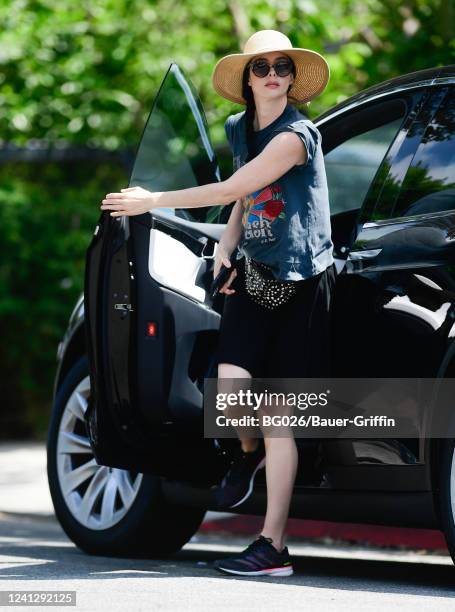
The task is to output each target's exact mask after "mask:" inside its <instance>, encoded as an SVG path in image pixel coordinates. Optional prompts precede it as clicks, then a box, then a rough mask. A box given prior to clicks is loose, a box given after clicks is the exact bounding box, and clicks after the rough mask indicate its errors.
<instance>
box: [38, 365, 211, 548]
mask: <svg viewBox="0 0 455 612" xmlns="http://www.w3.org/2000/svg"><path fill="white" fill-rule="evenodd" d="M89 394H90V376H89V366H88V360H87V357H85V356H84V357H82V358H81V359H80V360H79V361H77V363H75V365H74V366H73V367H72V368H71V370H70V371H69V372H68V374H67V375H66V377H65V380H64V381H63V383H62V385H61V387H60V389H59V390H58V393H57V394H56V398H55V403H54V406H53V410H52V415H51V419H50V423H49V430H48V439H47V475H48V482H49V488H50V493H51V497H52V501H53V505H54V509H55V514H56V516H57V519H58V520H59V522H60V524H61V526H62V528H63V530H64V531H65V533H66V534H67V535H68V537H69V538H70V539H71V540H72V541H73V542H74V543H75V544H76V545H77V546H78V547H79V548H81V549H82V550H84V551H85V552H87V553H90V554H96V555H108V556H112V555H114V556H126V557H138V556H139V557H144V556H145V557H150V558H153V557H162V556H167V555H170V554H172V553H174V552H176V551H178V550H180V548H181V547H182V546H183V545H184V544H185V543H186V542H188V540H189V539H190V538H191V537H192V535H193V534H194V533H195V532H196V531H197V530H198V528H199V526H200V524H201V522H202V519H203V518H204V514H205V510H204V509H200V508H193V507H187V506H184V505H177V504H174V503H172V504H171V503H169V502H167V501H166V500H165V499H164V496H163V494H162V489H161V479H160V477H159V476H155V475H151V474H142V473H139V472H133V471H130V470H122V469H117V468H111V467H108V466H104V465H99V464H98V463H97V462H96V460H95V457H94V454H93V451H92V449H91V446H90V442H89V439H88V436H87V431H86V428H85V421H84V413H85V410H86V408H87V399H88V397H89Z"/></svg>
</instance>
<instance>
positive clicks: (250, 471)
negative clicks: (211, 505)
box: [214, 438, 265, 509]
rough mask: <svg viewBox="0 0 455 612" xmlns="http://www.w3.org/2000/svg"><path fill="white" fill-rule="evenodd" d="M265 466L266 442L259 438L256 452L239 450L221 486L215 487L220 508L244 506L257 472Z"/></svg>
mask: <svg viewBox="0 0 455 612" xmlns="http://www.w3.org/2000/svg"><path fill="white" fill-rule="evenodd" d="M264 466H265V447H264V442H263V441H262V439H261V438H259V445H258V447H257V449H256V450H255V451H252V452H248V453H246V452H244V451H243V450H242V449H240V450H239V453H238V455H237V456H236V457H235V459H234V461H233V462H232V464H231V466H230V468H229V470H228V472H227V473H226V475H225V477H224V478H223V480H222V481H221V484H220V485H218V486H217V487H214V490H215V500H216V504H217V506H218V508H220V509H221V508H223V509H226V508H235V506H239V505H240V504H242V503H243V502H244V501H245V500H246V499H247V498H248V497H249V496H250V495H251V493H252V491H253V482H254V477H255V475H256V472H257V471H258V470H260V469H261V468H263V467H264Z"/></svg>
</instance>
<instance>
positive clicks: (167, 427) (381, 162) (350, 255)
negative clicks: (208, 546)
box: [48, 63, 455, 559]
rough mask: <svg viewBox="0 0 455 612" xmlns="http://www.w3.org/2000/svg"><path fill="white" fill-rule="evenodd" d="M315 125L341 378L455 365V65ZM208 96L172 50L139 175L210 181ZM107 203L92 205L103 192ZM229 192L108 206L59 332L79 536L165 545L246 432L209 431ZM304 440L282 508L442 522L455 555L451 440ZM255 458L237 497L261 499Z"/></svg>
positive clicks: (79, 539)
mask: <svg viewBox="0 0 455 612" xmlns="http://www.w3.org/2000/svg"><path fill="white" fill-rule="evenodd" d="M314 123H315V124H316V125H317V127H318V129H319V130H320V132H321V134H322V137H323V150H324V155H325V163H326V170H327V178H328V184H329V194H330V206H331V219H332V239H333V242H334V245H335V250H334V256H335V261H336V268H337V280H336V288H335V294H334V301H333V321H334V325H333V330H332V332H331V334H332V342H333V363H332V366H333V376H336V377H398V378H400V377H428V378H445V377H452V376H453V374H454V372H455V342H454V338H455V65H451V66H445V67H438V68H434V69H429V70H422V71H418V72H413V73H411V74H407V75H404V76H401V77H398V78H394V79H391V80H388V81H386V82H384V83H380V84H379V85H375V86H373V87H370V88H368V89H366V90H364V91H361V92H360V93H358V94H356V95H354V96H352V97H351V98H349V99H347V100H345V101H343V102H341V103H340V104H337V105H336V106H335V107H333V108H331V109H330V110H328V111H326V112H324V113H323V114H322V115H320V116H319V117H317V118H316V119H314ZM219 180H221V179H220V169H219V165H218V162H217V159H216V156H215V153H214V150H213V148H212V145H211V142H210V138H209V132H208V127H207V121H206V117H205V113H204V110H203V108H202V106H201V103H200V101H199V98H198V95H197V93H196V92H195V90H194V87H193V86H192V85H191V83H190V82H189V80H188V78H186V77H185V76H184V74H183V72H182V70H181V69H180V68H179V66H178V65H177V64H175V63H172V64H171V65H170V67H169V70H168V72H167V74H166V76H165V78H164V80H163V83H162V85H161V87H160V90H159V92H158V94H157V96H156V98H155V100H154V104H153V108H152V111H151V113H150V116H149V118H148V120H147V123H146V125H145V128H144V131H143V134H142V138H141V141H140V145H139V147H138V150H137V154H136V158H135V162H134V167H133V170H132V174H131V179H130V186H136V185H139V186H142V187H144V188H146V189H150V190H151V191H160V190H173V189H182V188H186V187H191V186H195V185H199V184H205V183H209V182H214V181H219ZM95 204H96V203H95ZM231 206H232V204H231V205H229V206H213V207H204V208H193V209H188V210H184V209H167V210H163V209H156V210H153V211H151V212H150V213H145V214H142V215H138V216H133V217H117V218H115V217H111V216H110V215H109V214H108V213H106V212H103V213H102V214H101V216H100V219H99V222H98V223H97V225H96V228H95V230H94V235H93V238H92V241H91V244H90V246H89V249H88V251H87V259H86V276H85V290H84V294H83V295H81V296H80V299H79V300H78V302H77V304H76V306H75V308H74V310H73V313H72V315H71V317H70V320H69V325H68V329H67V331H66V333H65V336H64V338H63V341H62V342H61V343H60V345H59V348H58V369H57V374H56V377H55V386H54V409H53V414H52V417H51V422H50V427H49V436H48V478H49V485H50V490H51V494H52V499H53V503H54V507H55V511H56V514H57V517H58V519H59V521H60V523H61V525H62V527H63V529H64V530H65V531H66V533H67V534H68V536H69V537H70V538H71V540H73V541H74V542H75V543H76V544H77V545H78V546H79V547H80V548H81V549H83V550H84V551H87V552H90V553H96V554H104V555H131V554H133V555H145V556H149V557H153V556H157V555H166V554H171V553H173V552H175V551H177V550H179V549H180V548H181V547H182V546H183V545H184V544H185V543H186V542H187V541H188V540H189V539H190V538H191V537H192V535H193V534H194V533H195V532H196V531H197V530H198V528H199V526H200V524H201V522H202V520H203V518H204V515H205V512H206V511H207V510H216V506H215V501H214V496H213V490H212V487H213V486H214V485H216V484H217V483H219V482H220V480H221V478H222V476H223V474H224V473H225V471H226V470H227V467H228V465H229V462H230V460H231V457H232V452H233V451H234V449H235V447H236V445H237V444H238V441H237V440H229V439H228V440H217V439H215V438H205V437H204V435H203V397H204V393H203V391H204V380H205V379H206V378H212V377H213V378H215V377H216V376H217V368H216V363H215V360H214V351H215V348H216V344H217V333H218V329H219V324H220V318H221V312H222V308H223V300H224V299H225V298H224V295H223V294H218V296H216V297H215V298H214V300H213V301H212V299H211V298H210V295H209V289H210V284H211V281H212V279H213V263H214V253H215V250H216V246H217V243H218V242H219V240H220V237H221V235H222V232H223V230H224V228H225V224H226V223H227V220H228V218H229V214H230V210H231ZM419 432H420V433H419V437H416V438H405V439H393V438H388V439H366V438H363V439H339V440H315V439H297V444H298V449H299V468H298V474H297V478H296V483H295V492H294V496H293V501H292V504H291V510H290V516H292V517H300V518H307V519H320V520H329V521H341V522H355V523H370V524H378V525H395V526H406V527H423V528H434V529H440V530H442V531H443V532H444V534H445V537H446V540H447V544H448V547H449V550H450V552H451V554H452V558H454V559H455V524H454V516H455V455H454V438H455V430H454V434H453V435H454V438H449V437H445V438H432V437H429V436H425V428H424V427H422V428H421V429H419ZM265 505H266V488H265V476H264V473H263V471H262V472H259V473H258V476H257V478H256V481H255V488H254V492H253V494H252V495H251V496H250V497H249V498H248V499H247V500H246V501H245V502H244V503H242V504H241V505H239V506H238V507H236V508H235V509H234V510H235V512H238V513H243V514H261V513H264V511H265Z"/></svg>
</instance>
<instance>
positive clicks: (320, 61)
mask: <svg viewBox="0 0 455 612" xmlns="http://www.w3.org/2000/svg"><path fill="white" fill-rule="evenodd" d="M328 79H329V68H328V65H327V62H326V61H325V60H324V58H322V56H320V55H319V54H318V53H316V52H314V51H310V50H308V49H298V48H293V47H292V44H291V42H290V40H289V38H288V37H287V36H285V35H284V34H282V33H280V32H277V31H275V30H262V31H259V32H256V33H255V34H253V35H252V36H251V37H250V38H249V39H248V41H247V42H246V44H245V47H244V52H243V53H239V54H232V55H228V56H225V57H224V58H222V59H221V60H220V61H219V62H218V63H217V64H216V66H215V68H214V71H213V74H212V80H213V86H214V88H215V90H216V91H217V92H218V93H219V94H220V95H222V96H223V97H225V98H227V99H229V100H231V101H233V102H237V103H239V104H244V105H246V110H245V111H242V112H240V113H237V114H234V115H231V116H230V117H228V120H227V121H226V124H225V130H226V135H227V137H228V140H229V143H230V145H231V148H232V151H233V155H234V169H235V172H234V174H233V175H232V176H231V177H230V178H229V179H227V180H226V181H222V182H219V183H212V184H209V185H203V186H200V187H193V188H190V189H182V190H178V191H170V192H158V193H151V192H149V191H147V190H144V189H142V188H140V187H131V188H128V189H122V190H121V193H112V194H107V196H106V199H105V200H103V203H102V206H101V208H102V209H104V210H111V211H112V212H111V214H112V215H113V216H118V215H136V214H142V213H144V212H146V211H149V210H150V209H152V208H155V207H160V208H161V207H170V208H190V207H202V206H208V205H214V204H219V205H225V204H228V203H230V202H232V201H234V200H236V203H235V205H234V207H233V209H232V211H231V215H230V218H229V221H228V224H227V226H226V230H225V231H224V233H223V235H222V238H221V241H220V243H219V245H218V249H217V251H216V259H215V267H214V276H216V275H217V273H218V272H219V270H220V267H221V265H222V264H225V265H226V266H227V267H230V261H229V259H230V256H231V255H232V253H233V252H234V250H235V249H236V248H237V246H238V244H239V242H240V241H241V244H240V252H243V255H244V257H243V258H241V259H237V261H235V266H234V269H233V270H232V272H231V274H230V276H229V278H228V280H227V281H226V283H225V285H224V286H223V287H222V288H221V290H220V291H221V292H222V293H225V294H226V297H225V304H224V310H223V316H222V320H221V328H220V334H219V345H218V351H217V360H218V381H219V387H218V389H219V390H220V389H222V388H223V386H222V383H223V381H226V380H230V379H245V385H246V386H248V383H249V381H250V380H251V379H252V378H255V377H265V376H270V377H273V378H280V377H281V378H283V377H285V378H304V377H307V376H312V375H314V376H321V373H322V375H328V372H329V363H330V360H329V351H328V340H329V318H328V316H329V310H330V299H331V292H332V289H333V284H334V280H335V266H334V260H333V255H332V251H333V243H332V240H331V230H330V211H329V201H328V191H327V181H326V174H325V167H324V158H323V154H322V148H321V134H320V133H319V131H318V130H317V128H316V126H315V125H314V124H313V123H312V122H311V121H310V120H309V119H308V117H306V115H304V114H302V113H300V112H299V111H298V110H297V109H296V108H294V107H293V105H292V104H291V100H292V101H295V102H297V103H303V102H307V101H309V100H310V99H312V98H313V97H315V96H316V95H318V94H319V93H321V92H322V91H323V90H324V89H325V87H326V85H327V82H328ZM309 347H311V354H310V348H309ZM240 443H241V446H240V449H239V453H238V456H237V457H236V458H235V460H234V461H233V463H232V464H231V467H230V469H229V471H228V473H227V474H226V475H225V477H224V479H223V481H222V483H221V484H220V486H218V487H217V488H216V491H215V494H216V499H217V501H218V505H219V507H220V509H221V508H232V507H234V506H238V505H239V504H240V503H243V502H244V501H245V500H246V499H247V497H248V496H249V495H250V493H251V491H252V485H253V479H254V476H255V474H256V473H257V471H258V470H259V469H261V468H262V467H264V465H265V468H266V482H267V511H266V515H265V521H264V527H263V529H262V530H261V533H260V534H259V535H258V537H257V538H256V539H255V540H254V541H253V542H252V543H251V544H250V545H249V546H248V547H247V548H246V549H245V550H244V551H243V552H242V553H240V554H238V555H234V556H233V557H230V558H227V559H223V560H217V561H216V562H215V564H214V566H215V568H216V569H218V570H219V571H222V572H226V573H232V574H239V575H278V576H288V575H291V574H292V573H293V568H292V563H291V560H290V557H289V552H288V549H287V547H286V546H284V534H285V527H286V523H287V518H288V514H289V505H290V501H291V496H292V491H293V486H294V481H295V475H296V470H297V461H298V453H297V448H296V444H295V440H294V438H293V436H292V435H289V436H287V437H276V438H275V437H269V436H267V435H264V442H263V441H262V439H257V438H250V437H241V438H240Z"/></svg>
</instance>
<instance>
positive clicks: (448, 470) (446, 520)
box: [435, 438, 455, 563]
mask: <svg viewBox="0 0 455 612" xmlns="http://www.w3.org/2000/svg"><path fill="white" fill-rule="evenodd" d="M438 472H439V478H438V484H437V488H436V491H435V502H436V505H437V514H438V517H439V521H440V523H441V530H442V532H443V533H444V537H445V540H446V543H447V548H448V549H449V552H450V556H451V557H452V561H453V562H454V563H455V439H454V438H444V439H443V440H442V441H441V447H440V453H439V470H438Z"/></svg>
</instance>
